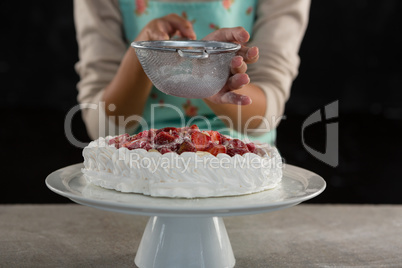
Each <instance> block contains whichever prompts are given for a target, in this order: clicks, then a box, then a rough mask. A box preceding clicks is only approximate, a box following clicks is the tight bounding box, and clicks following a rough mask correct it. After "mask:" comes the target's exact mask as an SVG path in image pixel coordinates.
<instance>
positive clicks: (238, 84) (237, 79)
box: [227, 73, 250, 90]
mask: <svg viewBox="0 0 402 268" xmlns="http://www.w3.org/2000/svg"><path fill="white" fill-rule="evenodd" d="M248 83H250V78H249V77H248V75H247V74H245V73H238V74H235V75H233V76H231V77H230V78H229V79H228V82H227V86H228V87H229V89H230V90H235V89H240V88H242V87H244V86H245V85H247V84H248Z"/></svg>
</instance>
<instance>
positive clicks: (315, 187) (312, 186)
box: [46, 164, 326, 217]
mask: <svg viewBox="0 0 402 268" xmlns="http://www.w3.org/2000/svg"><path fill="white" fill-rule="evenodd" d="M81 168H83V164H76V165H72V166H68V167H65V168H62V169H59V170H57V171H55V172H53V173H51V174H50V175H49V176H48V177H47V178H46V185H47V186H48V187H49V189H50V190H52V191H54V192H55V193H57V194H60V195H62V196H65V197H67V198H69V199H71V200H73V201H74V202H77V203H79V204H82V205H86V206H91V207H95V208H99V209H103V210H109V211H116V212H122V213H128V214H138V215H147V216H180V217H187V216H191V217H194V216H235V215H246V214H257V213H261V212H268V211H273V210H277V209H282V208H286V207H291V206H294V205H297V204H299V203H301V202H303V201H305V200H308V199H311V198H313V197H315V196H317V195H319V194H320V193H321V192H322V191H324V189H325V186H326V183H325V181H324V180H323V179H322V178H321V177H320V176H318V175H317V174H315V173H313V172H310V171H308V170H305V169H302V168H299V167H295V166H291V165H286V166H285V168H284V169H283V178H282V182H281V183H280V184H279V185H278V186H277V187H276V188H274V189H272V190H267V191H263V192H260V193H255V194H249V195H243V196H235V197H216V198H196V199H181V198H160V197H150V196H144V195H141V194H132V193H121V192H117V191H114V190H107V189H104V188H101V187H98V186H95V185H92V184H90V183H88V182H87V181H86V179H85V177H84V175H83V174H82V172H81Z"/></svg>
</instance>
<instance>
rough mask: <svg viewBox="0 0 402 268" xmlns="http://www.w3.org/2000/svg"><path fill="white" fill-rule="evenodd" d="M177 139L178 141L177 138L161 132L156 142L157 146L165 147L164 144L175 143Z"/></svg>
mask: <svg viewBox="0 0 402 268" xmlns="http://www.w3.org/2000/svg"><path fill="white" fill-rule="evenodd" d="M175 139H176V137H175V136H173V135H171V134H169V133H167V132H165V131H162V132H159V133H158V134H156V136H155V140H154V141H155V144H157V145H164V144H168V143H171V142H173V141H174V140H175Z"/></svg>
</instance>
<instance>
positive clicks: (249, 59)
mask: <svg viewBox="0 0 402 268" xmlns="http://www.w3.org/2000/svg"><path fill="white" fill-rule="evenodd" d="M237 55H239V56H242V57H243V59H244V62H245V63H247V64H249V63H254V62H256V61H257V60H258V58H259V50H258V47H251V48H250V47H245V46H243V47H242V48H241V49H240V50H239V51H238V52H237Z"/></svg>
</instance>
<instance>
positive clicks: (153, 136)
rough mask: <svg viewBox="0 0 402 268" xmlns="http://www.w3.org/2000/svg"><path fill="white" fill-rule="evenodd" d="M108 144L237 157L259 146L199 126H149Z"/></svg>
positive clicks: (133, 148)
mask: <svg viewBox="0 0 402 268" xmlns="http://www.w3.org/2000/svg"><path fill="white" fill-rule="evenodd" d="M109 145H114V146H115V147H116V148H120V147H126V148H127V149H129V150H135V149H144V150H147V151H149V150H150V149H156V150H158V151H159V152H160V153H161V154H165V153H169V152H175V153H177V154H181V153H184V152H197V151H205V152H209V153H210V154H212V155H214V156H217V155H218V154H228V155H230V156H234V155H236V154H238V155H243V154H245V153H257V152H258V148H257V147H256V145H255V144H254V143H252V142H249V143H244V142H243V141H241V140H239V139H231V138H229V137H226V136H224V135H222V134H221V133H219V132H218V131H214V130H210V131H201V130H200V129H199V128H198V126H197V125H192V126H190V127H182V128H175V127H165V128H161V129H150V130H145V131H142V132H140V133H138V134H136V135H134V136H130V135H128V134H123V135H120V136H117V137H115V138H113V139H111V140H109Z"/></svg>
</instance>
